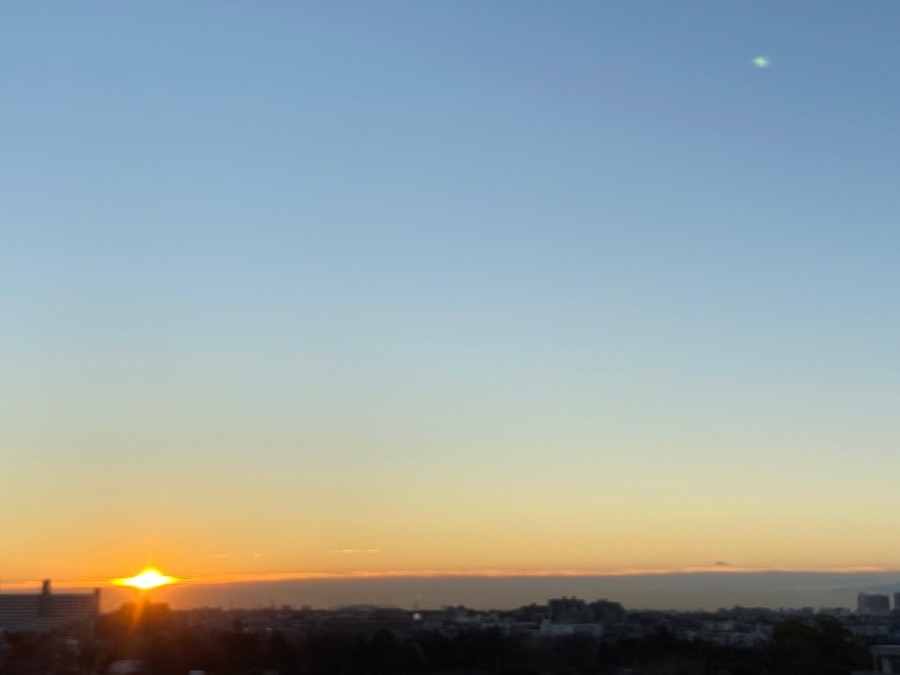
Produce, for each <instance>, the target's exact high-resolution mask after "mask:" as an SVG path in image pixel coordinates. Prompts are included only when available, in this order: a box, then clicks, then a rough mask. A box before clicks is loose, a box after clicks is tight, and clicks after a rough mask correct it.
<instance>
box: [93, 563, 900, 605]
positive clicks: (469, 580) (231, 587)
mask: <svg viewBox="0 0 900 675" xmlns="http://www.w3.org/2000/svg"><path fill="white" fill-rule="evenodd" d="M894 591H900V573H898V572H871V573H859V572H854V573H835V572H824V573H815V572H758V573H746V572H719V573H674V574H652V575H643V574H638V575H621V576H566V577H561V576H540V577H522V576H509V577H485V576H441V577H393V578H360V579H352V578H349V579H303V580H279V581H253V582H246V583H234V582H232V583H216V584H206V583H197V582H192V583H185V584H181V585H177V586H170V587H166V588H160V589H157V590H155V591H153V592H152V593H151V599H152V600H154V601H158V602H168V603H169V604H170V605H171V606H172V607H174V608H189V607H202V606H210V607H223V608H227V607H261V606H269V605H276V606H281V605H292V606H294V607H300V606H303V605H310V606H312V607H314V608H326V607H334V606H338V605H347V604H356V603H372V604H387V605H396V606H398V607H405V608H410V609H411V608H413V607H414V606H415V605H418V606H419V607H421V608H438V607H441V606H444V605H459V604H463V605H466V606H468V607H472V608H476V609H490V608H496V609H508V608H513V607H517V606H520V605H526V604H530V603H532V602H536V603H542V602H545V601H546V600H547V599H548V598H553V597H560V596H564V595H575V596H578V597H581V598H584V599H587V600H594V599H597V598H607V599H609V600H615V601H618V602H621V603H622V604H623V605H624V606H625V607H626V608H628V609H640V608H646V609H677V610H689V609H705V610H715V609H717V608H719V607H732V606H733V605H743V606H764V607H773V608H778V607H814V608H817V609H818V608H821V607H850V608H853V607H855V606H856V594H857V593H860V592H870V593H871V592H881V593H892V592H894ZM103 597H104V603H103V604H104V609H107V610H111V609H114V608H115V607H117V606H118V605H119V604H120V603H121V602H124V601H127V600H128V599H130V598H131V597H133V596H132V595H131V594H129V592H128V591H125V590H123V589H118V588H113V589H104V590H103Z"/></svg>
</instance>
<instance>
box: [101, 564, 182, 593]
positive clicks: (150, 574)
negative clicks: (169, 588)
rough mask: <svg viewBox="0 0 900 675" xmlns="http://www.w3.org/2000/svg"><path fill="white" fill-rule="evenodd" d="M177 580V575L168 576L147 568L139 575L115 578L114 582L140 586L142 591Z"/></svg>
mask: <svg viewBox="0 0 900 675" xmlns="http://www.w3.org/2000/svg"><path fill="white" fill-rule="evenodd" d="M177 581H178V579H177V578H176V577H170V576H167V575H165V574H162V573H161V572H160V571H159V570H155V569H152V568H148V569H145V570H144V571H143V572H141V573H140V574H138V575H137V576H133V577H128V578H126V579H113V583H114V584H116V585H117V586H131V587H132V588H140V589H141V590H142V591H147V590H150V589H151V588H156V587H157V586H165V585H167V584H174V583H176V582H177Z"/></svg>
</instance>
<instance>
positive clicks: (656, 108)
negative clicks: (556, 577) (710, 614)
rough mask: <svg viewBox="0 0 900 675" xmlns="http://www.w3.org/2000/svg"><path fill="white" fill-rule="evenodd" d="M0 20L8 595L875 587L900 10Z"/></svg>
mask: <svg viewBox="0 0 900 675" xmlns="http://www.w3.org/2000/svg"><path fill="white" fill-rule="evenodd" d="M2 12H3V20H2V21H0V96H2V105H0V148H2V152H0V186H2V188H0V214H2V216H0V219H2V224H0V256H2V265H0V288H2V289H3V292H2V293H0V430H2V433H0V467H2V468H0V513H2V514H3V521H4V525H3V533H2V536H0V579H2V580H3V582H4V584H8V583H12V584H16V583H20V584H29V583H33V582H35V581H36V580H38V579H41V578H43V577H52V578H54V579H60V580H64V581H65V580H69V581H79V580H83V581H85V582H86V583H87V582H91V583H94V582H98V581H103V580H105V579H109V578H112V577H121V576H127V575H130V574H133V573H134V572H136V571H138V570H139V569H140V568H142V567H143V566H144V565H146V564H153V565H156V566H157V567H159V568H160V569H162V570H163V571H165V572H167V573H169V574H173V575H176V576H179V577H183V578H194V579H198V578H199V579H216V580H227V579H230V578H236V577H235V575H252V577H253V578H254V579H259V578H266V575H272V578H283V576H285V575H286V576H290V575H298V576H303V575H310V574H313V575H317V574H318V575H323V576H326V577H327V576H329V575H338V576H340V575H343V574H357V575H359V574H364V575H365V574H374V575H376V576H377V575H379V574H386V573H390V574H396V573H406V572H408V573H410V574H421V573H423V572H425V573H429V574H432V573H438V572H452V573H456V572H462V573H466V574H468V573H472V572H479V571H481V572H485V573H490V574H497V573H503V574H517V573H525V574H536V573H542V574H543V573H547V574H550V575H553V574H556V573H573V572H578V573H610V572H615V571H622V570H627V571H641V570H643V571H648V570H657V571H658V570H670V571H680V570H685V569H698V568H701V569H706V568H709V567H713V566H715V565H716V563H720V565H719V566H722V565H721V563H724V564H725V565H727V566H733V567H735V568H738V569H742V570H757V571H758V570H806V571H810V570H812V571H827V570H835V569H841V570H847V569H856V568H866V569H869V568H876V569H883V570H900V543H898V542H897V538H896V537H895V536H892V535H891V534H889V533H893V532H895V531H896V525H897V515H896V513H895V509H894V508H893V507H892V505H893V504H894V503H895V502H896V485H895V483H896V481H895V479H894V477H895V476H897V475H898V473H900V453H898V452H897V447H898V441H900V417H898V416H897V414H896V411H897V410H898V407H900V406H898V404H900V380H898V366H900V362H898V361H900V359H898V354H900V352H898V350H897V345H898V344H900V275H898V271H897V265H896V260H897V254H898V245H900V230H898V227H897V211H898V201H900V199H898V197H897V190H896V186H897V185H898V184H900V164H898V162H897V157H898V156H900V129H898V126H897V123H896V120H897V118H898V109H900V92H898V90H897V87H896V86H895V85H896V82H897V80H898V76H900V44H898V42H897V40H896V35H897V30H898V28H900V4H898V3H896V2H893V1H889V0H874V1H873V2H869V3H866V4H865V6H864V7H861V6H860V5H858V4H855V3H849V2H836V1H832V0H798V1H797V2H792V3H784V2H780V1H775V0H772V1H768V0H765V1H757V2H732V3H723V2H718V1H713V0H708V1H700V0H685V1H683V2H677V3H674V2H667V1H662V0H658V1H646V2H611V1H610V2H607V1H604V0H592V1H577V0H572V1H569V2H565V3H558V2H533V1H528V0H522V1H517V2H512V1H497V2H465V1H461V2H442V3H421V2H413V1H408V2H402V1H392V0H386V1H384V2H379V3H371V2H349V1H348V2H327V3H326V2H310V3H293V2H274V1H271V2H269V1H262V2H253V3H246V2H227V1H222V2H210V1H198V2H191V3H184V2H167V1H164V0H154V1H153V2H128V3H112V2H95V1H90V0H87V1H85V2H79V3H71V2H62V1H59V0H57V1H53V0H50V1H48V2H44V3H40V4H35V3H31V2H25V1H21V2H10V3H7V4H6V5H5V6H4V8H3V10H2ZM759 57H765V59H767V60H766V61H760V60H759ZM755 60H756V61H755ZM760 65H765V67H760Z"/></svg>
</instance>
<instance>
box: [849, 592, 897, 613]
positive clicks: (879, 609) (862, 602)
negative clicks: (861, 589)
mask: <svg viewBox="0 0 900 675" xmlns="http://www.w3.org/2000/svg"><path fill="white" fill-rule="evenodd" d="M890 611H891V605H890V600H889V599H888V596H886V595H868V594H866V593H860V594H859V595H857V596H856V613H857V614H888V613H889V612H890Z"/></svg>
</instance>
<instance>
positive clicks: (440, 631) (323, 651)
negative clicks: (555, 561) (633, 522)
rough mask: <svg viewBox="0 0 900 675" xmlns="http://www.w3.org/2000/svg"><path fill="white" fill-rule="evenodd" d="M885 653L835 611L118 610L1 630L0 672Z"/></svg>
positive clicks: (758, 668)
mask: <svg viewBox="0 0 900 675" xmlns="http://www.w3.org/2000/svg"><path fill="white" fill-rule="evenodd" d="M895 644H900V616H898V615H897V614H896V613H894V614H886V615H862V614H853V613H850V612H849V611H848V610H830V611H829V612H828V613H818V614H816V613H814V612H813V611H812V610H809V609H805V610H770V609H765V608H745V607H734V608H732V609H730V610H724V609H722V610H719V611H717V612H658V611H626V610H625V609H624V608H623V607H622V606H621V605H620V604H619V603H617V602H611V601H607V600H597V601H594V602H585V601H584V600H580V599H578V598H571V597H564V598H557V599H554V600H550V601H548V602H547V603H546V604H543V605H538V604H532V605H527V606H523V607H519V608H518V609H514V610H507V611H476V610H471V609H468V608H466V607H462V606H457V607H445V608H443V609H440V610H421V611H407V610H403V609H398V608H393V607H379V606H371V605H355V606H349V607H342V608H336V609H330V610H315V609H312V608H309V607H304V608H301V609H295V608H292V607H290V606H283V607H281V608H279V609H276V608H267V609H252V610H244V609H241V610H223V609H214V608H203V609H193V610H182V611H176V610H171V609H170V608H169V607H168V606H167V605H165V604H161V603H156V604H154V603H143V604H136V603H128V604H125V605H123V606H122V607H121V608H120V609H118V610H117V611H115V612H112V613H110V614H106V615H103V616H100V617H99V618H98V619H97V621H96V626H95V632H94V635H93V636H90V637H86V636H85V634H84V626H79V625H78V624H77V622H74V623H73V624H71V625H69V626H61V625H56V626H54V627H53V628H52V629H51V630H48V631H34V630H32V631H8V630H7V631H5V632H4V635H3V639H2V640H0V673H3V674H4V675H6V674H9V675H38V674H40V675H48V674H49V675H89V674H94V673H97V674H101V673H108V674H109V675H130V674H132V673H134V674H138V675H176V674H177V675H188V673H191V672H192V671H193V675H200V673H198V672H197V671H202V672H203V673H207V674H210V675H213V674H222V675H226V674H227V675H235V674H247V675H250V674H254V675H289V674H293V673H296V674H304V675H319V674H322V675H326V674H327V675H330V674H347V675H366V674H368V673H373V674H374V673H452V674H459V675H463V674H468V675H479V674H482V673H483V674H487V673H492V674H497V673H500V674H506V675H517V674H521V675H528V674H535V675H537V674H547V675H557V674H558V675H581V674H584V675H593V674H597V675H643V674H650V673H661V674H666V675H669V674H672V675H675V674H679V673H683V674H685V675H693V674H696V675H750V674H754V673H760V674H768V673H771V674H773V675H774V674H782V673H783V674H792V675H802V674H806V673H810V674H811V673H826V674H833V675H839V674H844V673H846V674H849V673H851V672H854V671H870V672H871V669H872V668H873V655H874V658H875V661H877V668H878V670H879V671H881V670H884V672H891V671H890V670H887V669H891V668H893V667H894V666H893V663H894V661H895V660H897V661H898V662H900V659H898V655H900V647H891V646H885V645H895ZM874 645H879V646H877V647H876V646H874ZM898 670H900V669H898ZM894 672H896V671H894Z"/></svg>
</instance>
